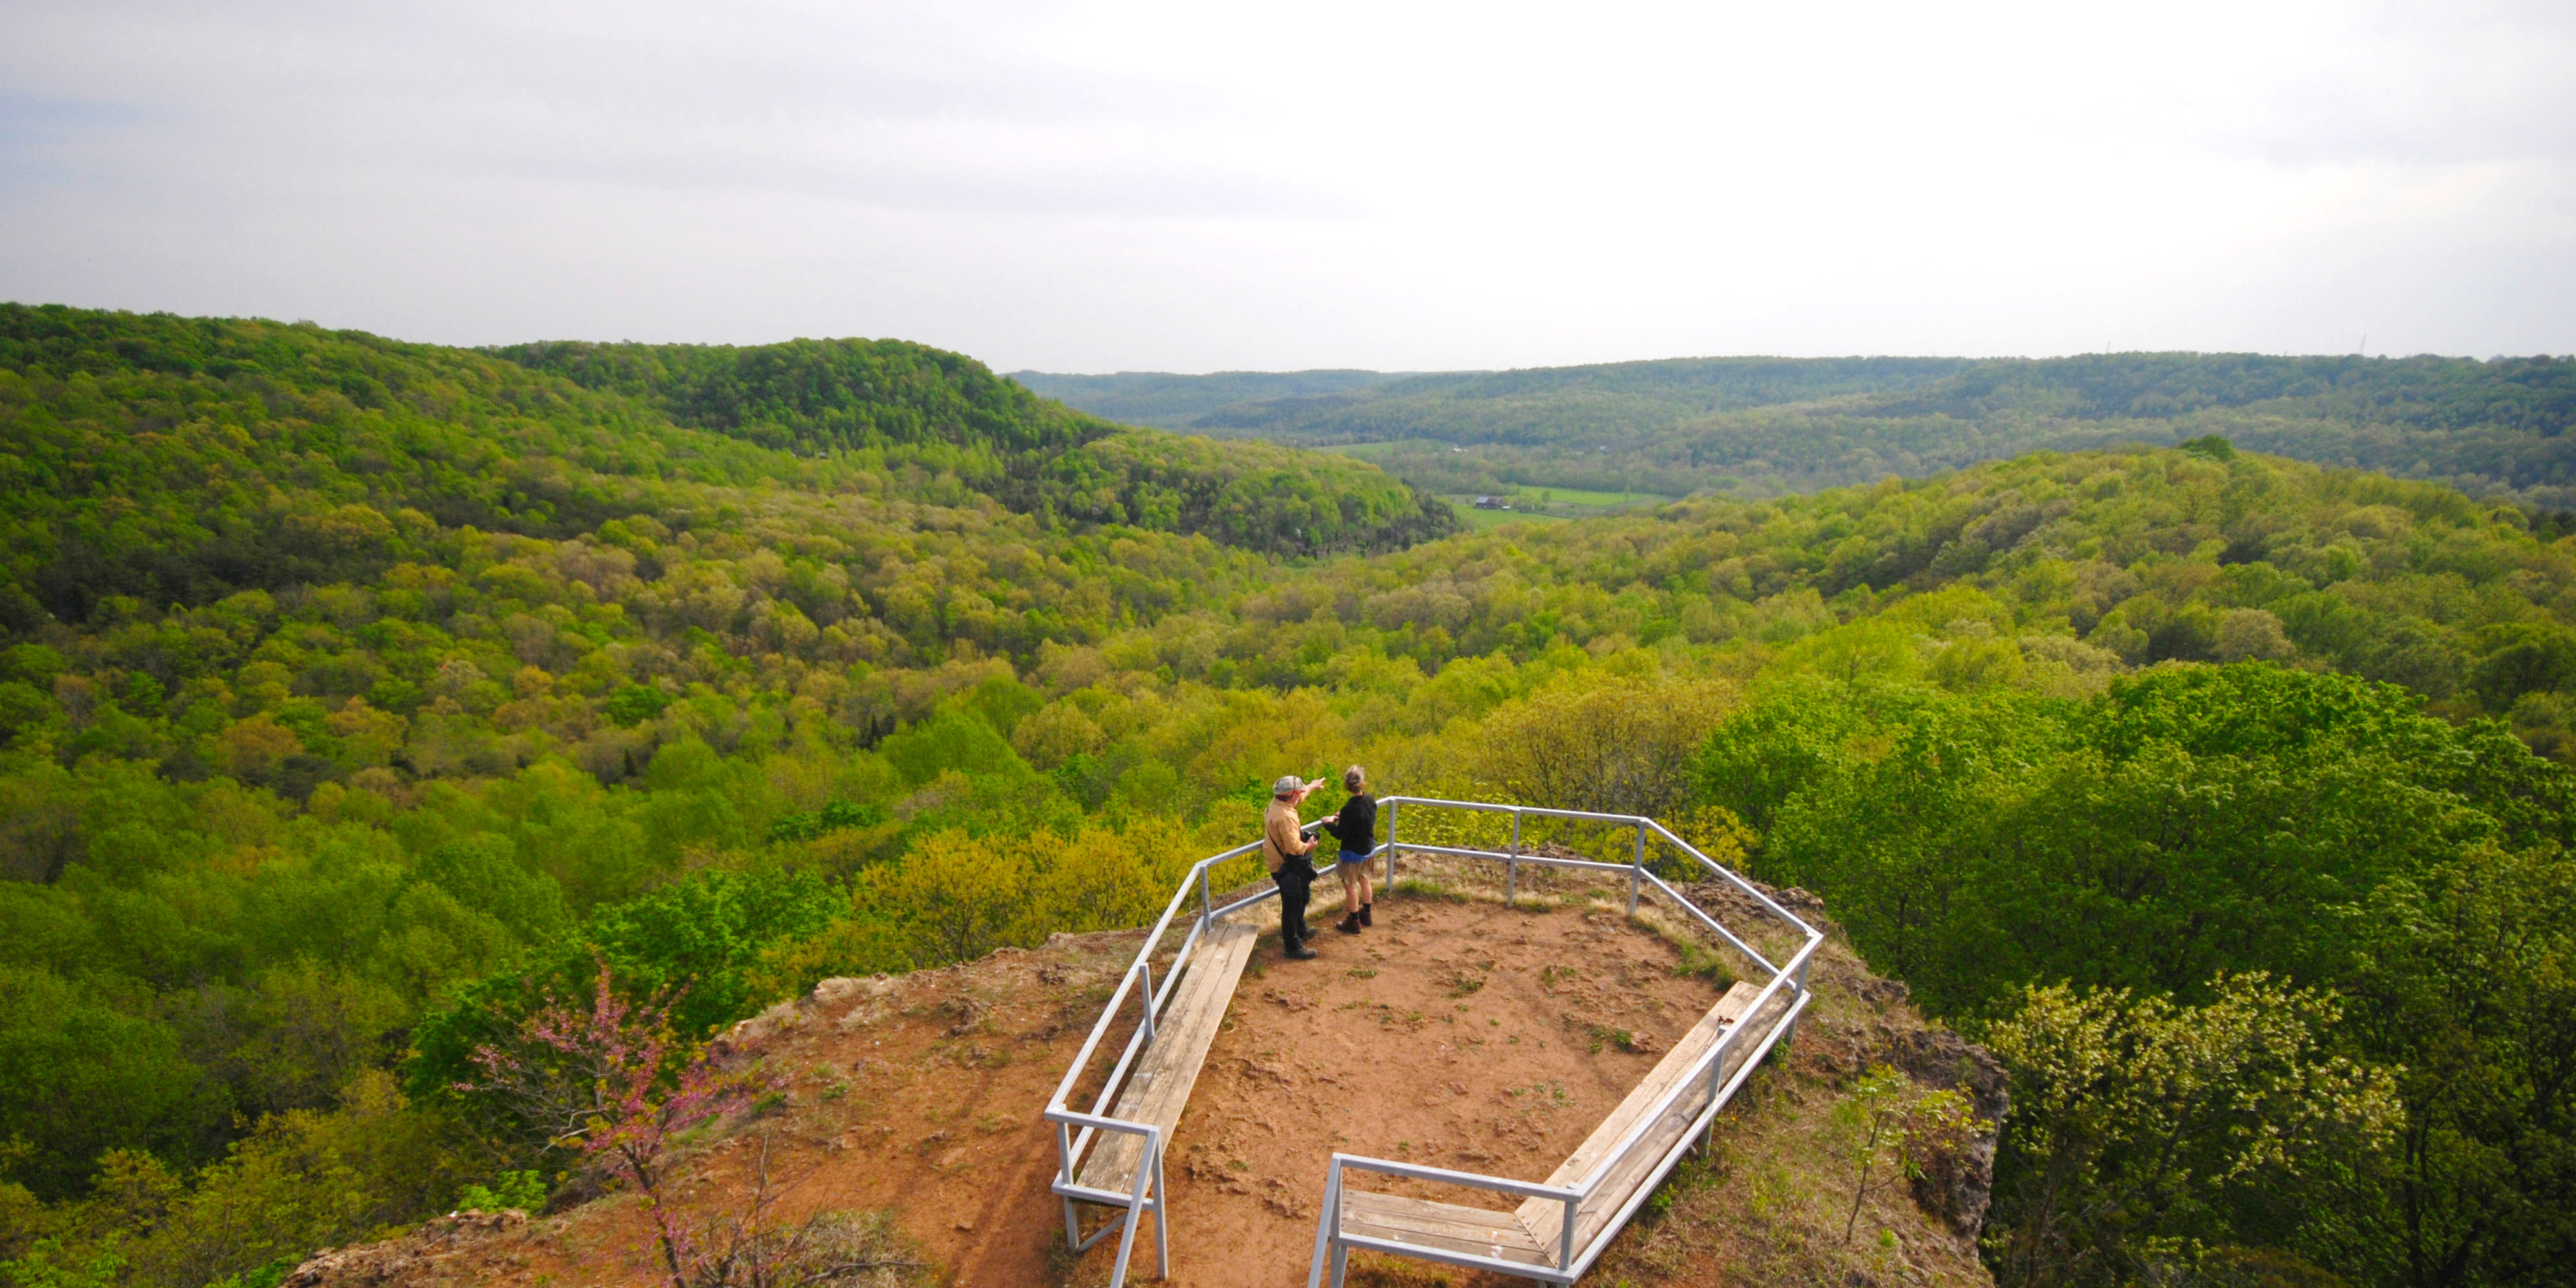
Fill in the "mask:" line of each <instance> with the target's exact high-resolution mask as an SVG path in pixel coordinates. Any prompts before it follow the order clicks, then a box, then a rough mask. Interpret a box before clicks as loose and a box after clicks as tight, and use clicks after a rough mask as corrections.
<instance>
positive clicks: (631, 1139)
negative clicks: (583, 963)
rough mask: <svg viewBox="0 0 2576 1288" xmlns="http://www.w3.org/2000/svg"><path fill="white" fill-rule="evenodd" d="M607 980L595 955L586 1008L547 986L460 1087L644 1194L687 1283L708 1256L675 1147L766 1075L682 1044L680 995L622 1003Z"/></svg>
mask: <svg viewBox="0 0 2576 1288" xmlns="http://www.w3.org/2000/svg"><path fill="white" fill-rule="evenodd" d="M613 983H614V981H613V980H612V979H611V977H610V973H609V969H608V963H607V962H606V961H605V960H602V961H601V962H600V963H599V977H598V980H597V983H596V985H595V986H594V988H593V989H592V993H591V999H590V1001H589V1003H588V1004H587V1005H584V1004H581V1003H578V1002H568V1001H566V1000H564V999H562V998H559V997H557V996H555V995H554V994H552V993H551V992H550V993H548V994H547V995H546V1002H545V1005H544V1006H542V1007H540V1008H538V1010H537V1011H536V1013H535V1014H533V1015H530V1016H529V1017H528V1018H527V1019H526V1020H525V1021H524V1022H522V1023H521V1024H520V1026H519V1029H518V1032H517V1035H516V1040H515V1041H513V1042H511V1043H510V1044H509V1045H507V1046H502V1045H497V1044H485V1045H483V1046H480V1047H477V1048H476V1049H475V1051H474V1056H473V1063H474V1067H475V1068H476V1069H477V1070H478V1071H480V1073H481V1075H482V1076H481V1077H480V1078H478V1079H477V1080H475V1081H473V1082H468V1083H459V1084H457V1088H456V1089H457V1090H459V1091H464V1092H473V1093H479V1094H483V1095H488V1096H491V1097H493V1098H494V1099H496V1100H498V1101H499V1102H501V1103H502V1104H505V1105H507V1106H508V1107H509V1108H510V1109H511V1110H512V1111H513V1112H515V1113H516V1114H518V1115H519V1116H520V1117H521V1118H522V1119H524V1120H525V1121H526V1122H528V1123H529V1124H530V1125H531V1126H533V1127H535V1128H536V1129H538V1130H539V1131H542V1132H543V1133H544V1134H545V1137H546V1140H547V1142H548V1143H549V1144H551V1145H554V1146H556V1147H558V1148H563V1149H569V1150H572V1151H574V1152H575V1153H577V1154H578V1155H580V1156H581V1158H582V1159H583V1160H584V1161H586V1162H588V1163H589V1164H591V1165H592V1166H595V1167H597V1168H599V1169H600V1170H601V1171H602V1172H603V1173H604V1174H605V1175H606V1176H607V1177H608V1179H609V1181H610V1183H612V1184H616V1185H624V1186H628V1187H631V1188H633V1189H634V1190H635V1191H636V1192H637V1193H639V1194H641V1195H643V1196H644V1203H645V1207H646V1210H647V1211H648V1212H649V1214H650V1215H651V1218H652V1221H653V1233H654V1239H655V1242H656V1244H657V1245H658V1246H659V1249H660V1251H661V1254H662V1264H663V1268H664V1269H665V1270H667V1271H668V1272H669V1273H670V1276H671V1282H672V1284H673V1285H674V1286H675V1288H690V1286H691V1285H693V1284H695V1283H700V1282H703V1281H704V1278H705V1276H704V1274H703V1273H702V1272H703V1271H704V1270H706V1269H707V1267H706V1266H705V1265H703V1264H702V1263H703V1262H705V1261H706V1260H707V1258H706V1256H705V1255H704V1253H703V1252H702V1251H701V1250H700V1248H699V1247H698V1242H699V1241H698V1240H697V1239H696V1238H695V1237H694V1236H693V1235H692V1234H691V1233H690V1231H689V1229H688V1227H687V1226H686V1225H685V1224H684V1223H683V1222H682V1221H681V1219H680V1216H679V1214H678V1213H677V1212H676V1211H674V1210H673V1207H672V1204H671V1202H670V1196H669V1195H668V1193H667V1183H668V1181H669V1179H670V1174H671V1170H672V1166H673V1163H674V1159H673V1156H672V1155H673V1151H672V1144H673V1142H674V1141H675V1140H676V1139H677V1138H678V1137H679V1135H680V1134H681V1133H683V1132H686V1131H688V1130H689V1129H690V1128H692V1127H696V1126H698V1125H699V1124H701V1123H704V1122H707V1121H708V1120H710V1119H713V1118H716V1117H719V1116H721V1115H723V1114H726V1113H730V1112H732V1111H734V1110H736V1109H740V1108H742V1107H743V1106H745V1105H746V1104H748V1103H749V1102H750V1101H751V1100H752V1098H753V1097H755V1096H757V1095H759V1094H760V1093H762V1092H764V1091H767V1090H770V1089H771V1084H770V1082H769V1080H767V1079H765V1078H762V1077H759V1076H757V1075H755V1074H752V1073H748V1072H744V1071H729V1070H726V1069H724V1068H723V1067H722V1066H720V1065H719V1064H718V1063H717V1062H716V1061H715V1060H714V1059H712V1058H711V1057H710V1056H709V1055H708V1054H707V1053H706V1052H705V1051H704V1049H703V1048H701V1047H699V1046H698V1045H697V1044H694V1043H686V1042H683V1041H681V1040H680V1039H679V1038H678V1036H677V1035H676V1034H674V1033H673V1032H672V1030H671V1024H670V1013H671V1006H672V1004H673V1003H674V1002H676V1001H677V1000H678V997H677V995H676V994H665V995H662V996H658V997H654V998H650V999H647V1000H645V1001H642V1002H629V1001H627V1000H626V999H624V998H621V997H619V996H618V994H617V990H616V989H615V988H614V987H613V986H612V985H613ZM720 1279H721V1277H720Z"/></svg>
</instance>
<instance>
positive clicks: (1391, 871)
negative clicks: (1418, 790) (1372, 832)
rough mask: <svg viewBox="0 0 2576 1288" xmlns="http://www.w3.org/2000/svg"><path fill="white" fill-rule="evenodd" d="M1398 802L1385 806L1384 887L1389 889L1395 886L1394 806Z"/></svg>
mask: <svg viewBox="0 0 2576 1288" xmlns="http://www.w3.org/2000/svg"><path fill="white" fill-rule="evenodd" d="M1400 803H1401V802H1397V801H1389V802H1387V806H1386V888H1387V889H1389V890H1393V889H1394V888H1395V858H1396V848H1395V807H1396V805H1398V804H1400Z"/></svg>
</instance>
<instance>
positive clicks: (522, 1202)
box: [456, 1170, 546, 1212]
mask: <svg viewBox="0 0 2576 1288" xmlns="http://www.w3.org/2000/svg"><path fill="white" fill-rule="evenodd" d="M545 1205H546V1182H545V1178H543V1177H541V1176H539V1175H538V1174H537V1173H536V1172H535V1171H533V1170H530V1171H520V1172H503V1173H501V1174H500V1175H498V1176H495V1177H493V1178H492V1183H491V1185H489V1186H483V1185H468V1186H466V1187H465V1190H464V1192H463V1193H461V1194H458V1195H457V1196H456V1210H457V1211H459V1212H503V1211H507V1210H509V1209H511V1208H517V1209H518V1210H520V1211H522V1212H535V1211H536V1210H538V1209H539V1208H542V1207H544V1206H545Z"/></svg>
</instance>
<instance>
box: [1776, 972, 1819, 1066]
mask: <svg viewBox="0 0 2576 1288" xmlns="http://www.w3.org/2000/svg"><path fill="white" fill-rule="evenodd" d="M1815 962H1816V955H1815V954H1814V953H1809V954H1807V955H1806V957H1805V958H1804V959H1802V960H1800V961H1799V963H1798V996H1799V997H1800V998H1802V999H1803V998H1805V997H1806V995H1807V968H1808V967H1809V966H1812V965H1814V964H1815ZM1801 1014H1803V1012H1802V1013H1801ZM1797 1040H1798V1021H1797V1020H1795V1019H1792V1020H1790V1021H1789V1028H1788V1031H1787V1032H1785V1033H1782V1034H1781V1035H1780V1042H1781V1044H1782V1045H1784V1046H1785V1045H1787V1044H1788V1043H1791V1042H1795V1041H1797Z"/></svg>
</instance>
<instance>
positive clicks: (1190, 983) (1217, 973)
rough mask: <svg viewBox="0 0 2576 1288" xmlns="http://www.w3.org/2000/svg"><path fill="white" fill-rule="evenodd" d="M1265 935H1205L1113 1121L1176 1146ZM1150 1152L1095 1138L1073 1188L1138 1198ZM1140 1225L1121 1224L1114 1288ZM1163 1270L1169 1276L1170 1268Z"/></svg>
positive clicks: (1158, 1214)
mask: <svg viewBox="0 0 2576 1288" xmlns="http://www.w3.org/2000/svg"><path fill="white" fill-rule="evenodd" d="M1259 933H1260V932H1259V930H1258V929H1257V928H1255V927H1254V926H1251V925H1249V924H1246V923H1243V922H1234V921H1220V922H1217V923H1215V924H1213V925H1211V926H1209V927H1208V928H1207V930H1206V932H1205V934H1204V935H1203V936H1202V937H1201V939H1200V940H1199V944H1198V947H1197V948H1196V949H1195V950H1193V951H1192V953H1191V955H1190V960H1189V965H1188V967H1187V968H1186V969H1185V970H1183V971H1182V973H1181V982H1180V985H1179V986H1178V987H1177V988H1174V989H1173V990H1172V1000H1171V1002H1170V1003H1169V1004H1168V1005H1167V1006H1165V1007H1164V1009H1163V1013H1162V1015H1161V1016H1160V1017H1158V1018H1157V1019H1156V1020H1155V1022H1154V1036H1153V1037H1152V1038H1151V1039H1150V1040H1148V1041H1147V1042H1146V1044H1145V1049H1144V1051H1143V1052H1142V1053H1140V1054H1139V1055H1138V1056H1137V1058H1136V1067H1135V1068H1133V1069H1131V1070H1129V1072H1128V1074H1127V1085H1126V1086H1125V1088H1123V1089H1122V1090H1121V1091H1120V1092H1119V1093H1118V1104H1117V1106H1116V1107H1115V1108H1113V1109H1111V1110H1110V1111H1109V1116H1110V1117H1112V1118H1116V1119H1120V1120H1122V1121H1126V1122H1132V1123H1142V1124H1145V1125H1148V1126H1152V1127H1157V1128H1160V1129H1161V1130H1162V1133H1163V1139H1164V1140H1165V1141H1167V1142H1168V1141H1169V1140H1171V1138H1172V1130H1173V1129H1174V1128H1175V1127H1178V1126H1179V1125H1180V1122H1181V1111H1182V1110H1183V1109H1184V1108H1186V1107H1188V1105H1189V1102H1190V1087H1191V1085H1192V1084H1194V1083H1196V1082H1197V1081H1198V1078H1199V1068H1200V1067H1201V1066H1202V1065H1204V1064H1206V1063H1207V1053H1208V1046H1209V1044H1210V1043H1213V1042H1214V1041H1216V1033H1217V1030H1218V1029H1219V1028H1220V1027H1222V1026H1223V1024H1224V1022H1225V1010H1226V1005H1227V1004H1228V1003H1229V1002H1231V1001H1232V1000H1233V998H1234V986H1235V982H1236V981H1237V980H1239V979H1240V978H1242V975H1243V966H1244V963H1245V962H1246V961H1249V960H1250V959H1251V957H1252V941H1253V940H1254V938H1256V937H1257V936H1258V935H1259ZM1145 1145H1146V1141H1145V1138H1144V1137H1143V1136H1140V1135H1136V1134H1134V1133H1130V1132H1114V1131H1103V1132H1100V1133H1098V1134H1097V1135H1095V1136H1093V1137H1092V1141H1091V1146H1090V1149H1089V1152H1087V1153H1086V1154H1085V1155H1084V1156H1083V1160H1082V1169H1081V1171H1080V1172H1079V1173H1078V1174H1077V1175H1076V1176H1075V1180H1074V1183H1075V1184H1076V1185H1079V1186H1081V1187H1083V1188H1085V1189H1090V1190H1106V1191H1109V1192H1111V1193H1115V1194H1133V1193H1136V1192H1137V1186H1136V1181H1137V1176H1136V1172H1137V1169H1138V1168H1140V1167H1143V1166H1145V1165H1147V1164H1148V1162H1149V1161H1151V1160H1148V1159H1147V1158H1146V1148H1145ZM1147 1182H1148V1183H1147V1186H1146V1193H1147V1198H1146V1201H1145V1203H1144V1207H1145V1208H1149V1209H1152V1211H1153V1212H1154V1219H1155V1225H1156V1248H1157V1253H1158V1256H1160V1255H1161V1253H1162V1247H1163V1244H1164V1243H1166V1242H1167V1240H1166V1238H1165V1232H1164V1230H1163V1215H1162V1201H1163V1194H1162V1182H1163V1178H1162V1175H1161V1173H1160V1171H1159V1169H1158V1170H1157V1171H1156V1173H1155V1174H1154V1175H1153V1176H1151V1177H1149V1178H1147ZM1090 1201H1095V1202H1096V1201H1097V1200H1090ZM1071 1203H1072V1201H1071V1199H1070V1198H1068V1199H1067V1201H1066V1212H1067V1217H1066V1219H1067V1220H1068V1221H1071V1220H1072V1217H1071V1212H1072V1210H1073V1209H1072V1206H1071ZM1141 1217H1142V1212H1141V1211H1140V1210H1139V1209H1137V1208H1134V1207H1130V1208H1128V1211H1127V1215H1126V1216H1125V1217H1123V1218H1121V1219H1122V1220H1123V1221H1124V1222H1125V1224H1126V1227H1127V1228H1126V1229H1125V1230H1124V1231H1123V1232H1122V1233H1121V1234H1120V1236H1119V1245H1118V1265H1117V1268H1116V1270H1115V1271H1113V1277H1112V1279H1111V1281H1110V1282H1111V1288H1117V1285H1118V1284H1119V1283H1121V1282H1123V1281H1124V1280H1125V1278H1126V1272H1127V1256H1128V1253H1129V1251H1130V1250H1131V1248H1132V1247H1133V1245H1134V1242H1135V1238H1136V1223H1137V1221H1138V1220H1140V1219H1141ZM1164 1269H1165V1270H1166V1271H1167V1272H1168V1270H1169V1266H1168V1265H1165V1266H1164Z"/></svg>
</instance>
